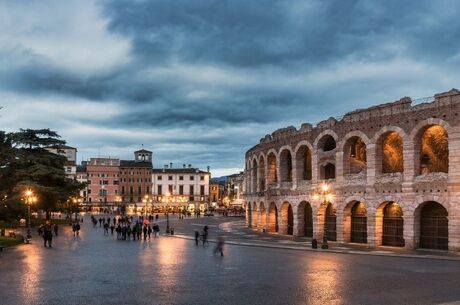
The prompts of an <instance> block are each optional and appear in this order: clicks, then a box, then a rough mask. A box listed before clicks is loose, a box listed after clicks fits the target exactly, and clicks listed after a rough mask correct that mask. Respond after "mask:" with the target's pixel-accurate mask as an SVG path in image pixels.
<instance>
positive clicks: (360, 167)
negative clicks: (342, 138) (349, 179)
mask: <svg viewBox="0 0 460 305" xmlns="http://www.w3.org/2000/svg"><path fill="white" fill-rule="evenodd" d="M343 153H344V156H343V173H344V174H346V175H347V174H359V173H366V164H367V156H366V144H365V143H364V141H363V140H362V139H361V138H360V137H351V138H349V139H348V140H347V142H346V143H345V145H344V148H343Z"/></svg>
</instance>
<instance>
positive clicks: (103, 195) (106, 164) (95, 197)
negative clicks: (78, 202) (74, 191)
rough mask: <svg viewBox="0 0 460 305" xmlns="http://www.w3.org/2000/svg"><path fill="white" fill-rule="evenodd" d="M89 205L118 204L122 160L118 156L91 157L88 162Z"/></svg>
mask: <svg viewBox="0 0 460 305" xmlns="http://www.w3.org/2000/svg"><path fill="white" fill-rule="evenodd" d="M86 172H87V181H88V188H87V202H86V204H88V205H96V206H97V205H104V206H107V205H117V204H118V202H119V201H120V197H119V195H118V188H119V175H120V174H119V172H120V160H119V159H116V158H91V159H90V160H89V161H88V162H87V164H86Z"/></svg>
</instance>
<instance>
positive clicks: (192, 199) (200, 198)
mask: <svg viewBox="0 0 460 305" xmlns="http://www.w3.org/2000/svg"><path fill="white" fill-rule="evenodd" d="M101 197H102V196H101ZM103 197H104V198H99V201H98V202H100V203H102V202H104V203H107V197H106V196H103ZM128 198H129V202H133V203H134V197H121V201H123V202H125V199H128ZM137 199H138V201H137V202H141V201H142V197H137ZM204 199H205V198H203V197H195V196H193V195H192V196H189V198H188V201H203V200H204ZM88 202H90V203H91V202H93V198H91V197H89V198H88Z"/></svg>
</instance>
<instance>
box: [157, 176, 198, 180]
mask: <svg viewBox="0 0 460 305" xmlns="http://www.w3.org/2000/svg"><path fill="white" fill-rule="evenodd" d="M157 179H158V180H163V176H162V175H158V176H157ZM189 179H190V180H195V176H190V177H189ZM168 180H169V181H172V180H173V176H168ZM179 180H181V181H182V180H184V176H179ZM200 180H201V181H204V176H200Z"/></svg>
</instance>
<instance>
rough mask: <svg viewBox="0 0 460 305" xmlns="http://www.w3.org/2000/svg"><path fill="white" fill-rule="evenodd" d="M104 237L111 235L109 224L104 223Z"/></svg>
mask: <svg viewBox="0 0 460 305" xmlns="http://www.w3.org/2000/svg"><path fill="white" fill-rule="evenodd" d="M104 235H109V223H108V222H104Z"/></svg>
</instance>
